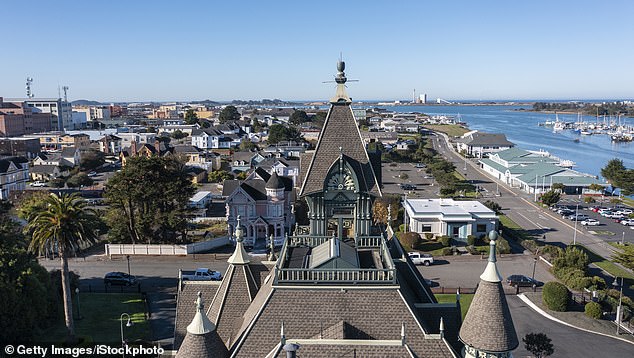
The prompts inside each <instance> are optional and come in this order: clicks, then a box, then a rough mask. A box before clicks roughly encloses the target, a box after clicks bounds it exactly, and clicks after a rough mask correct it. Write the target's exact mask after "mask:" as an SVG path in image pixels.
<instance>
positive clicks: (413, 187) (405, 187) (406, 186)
mask: <svg viewBox="0 0 634 358" xmlns="http://www.w3.org/2000/svg"><path fill="white" fill-rule="evenodd" d="M401 189H403V190H416V185H412V184H401Z"/></svg>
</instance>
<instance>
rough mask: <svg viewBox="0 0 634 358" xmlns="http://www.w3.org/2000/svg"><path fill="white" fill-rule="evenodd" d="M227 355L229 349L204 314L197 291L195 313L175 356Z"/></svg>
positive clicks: (217, 356)
mask: <svg viewBox="0 0 634 358" xmlns="http://www.w3.org/2000/svg"><path fill="white" fill-rule="evenodd" d="M228 356H229V351H228V350H227V347H226V346H225V344H224V343H222V340H221V339H220V336H219V335H218V332H216V326H215V325H214V324H213V323H211V321H210V320H209V318H207V315H206V314H205V311H204V304H203V300H202V295H201V293H200V292H199V293H198V299H197V300H196V315H195V316H194V319H193V320H192V323H190V325H189V326H187V335H186V336H185V339H183V343H182V344H181V346H180V348H179V349H178V352H177V353H176V358H190V357H191V358H212V357H216V358H224V357H228Z"/></svg>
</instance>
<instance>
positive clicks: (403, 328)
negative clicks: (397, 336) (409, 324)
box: [401, 322, 405, 344]
mask: <svg viewBox="0 0 634 358" xmlns="http://www.w3.org/2000/svg"><path fill="white" fill-rule="evenodd" d="M401 344H405V322H401Z"/></svg>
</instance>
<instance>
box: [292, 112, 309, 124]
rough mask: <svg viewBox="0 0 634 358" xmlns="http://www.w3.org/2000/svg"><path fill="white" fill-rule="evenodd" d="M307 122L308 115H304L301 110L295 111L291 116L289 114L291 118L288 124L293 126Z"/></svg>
mask: <svg viewBox="0 0 634 358" xmlns="http://www.w3.org/2000/svg"><path fill="white" fill-rule="evenodd" d="M309 121H310V118H308V114H306V112H305V111H302V110H296V111H295V112H293V114H291V118H290V119H289V122H291V123H292V124H294V125H300V124H302V123H306V122H309Z"/></svg>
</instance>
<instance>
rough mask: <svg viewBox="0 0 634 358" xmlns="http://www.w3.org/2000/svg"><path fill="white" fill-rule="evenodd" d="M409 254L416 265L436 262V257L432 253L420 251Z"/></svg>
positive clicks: (427, 264)
mask: <svg viewBox="0 0 634 358" xmlns="http://www.w3.org/2000/svg"><path fill="white" fill-rule="evenodd" d="M407 255H408V256H409V258H410V259H411V260H412V262H413V263H414V265H425V266H429V265H431V264H433V263H434V257H433V256H432V255H430V254H424V253H420V252H410V253H408V254H407Z"/></svg>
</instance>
